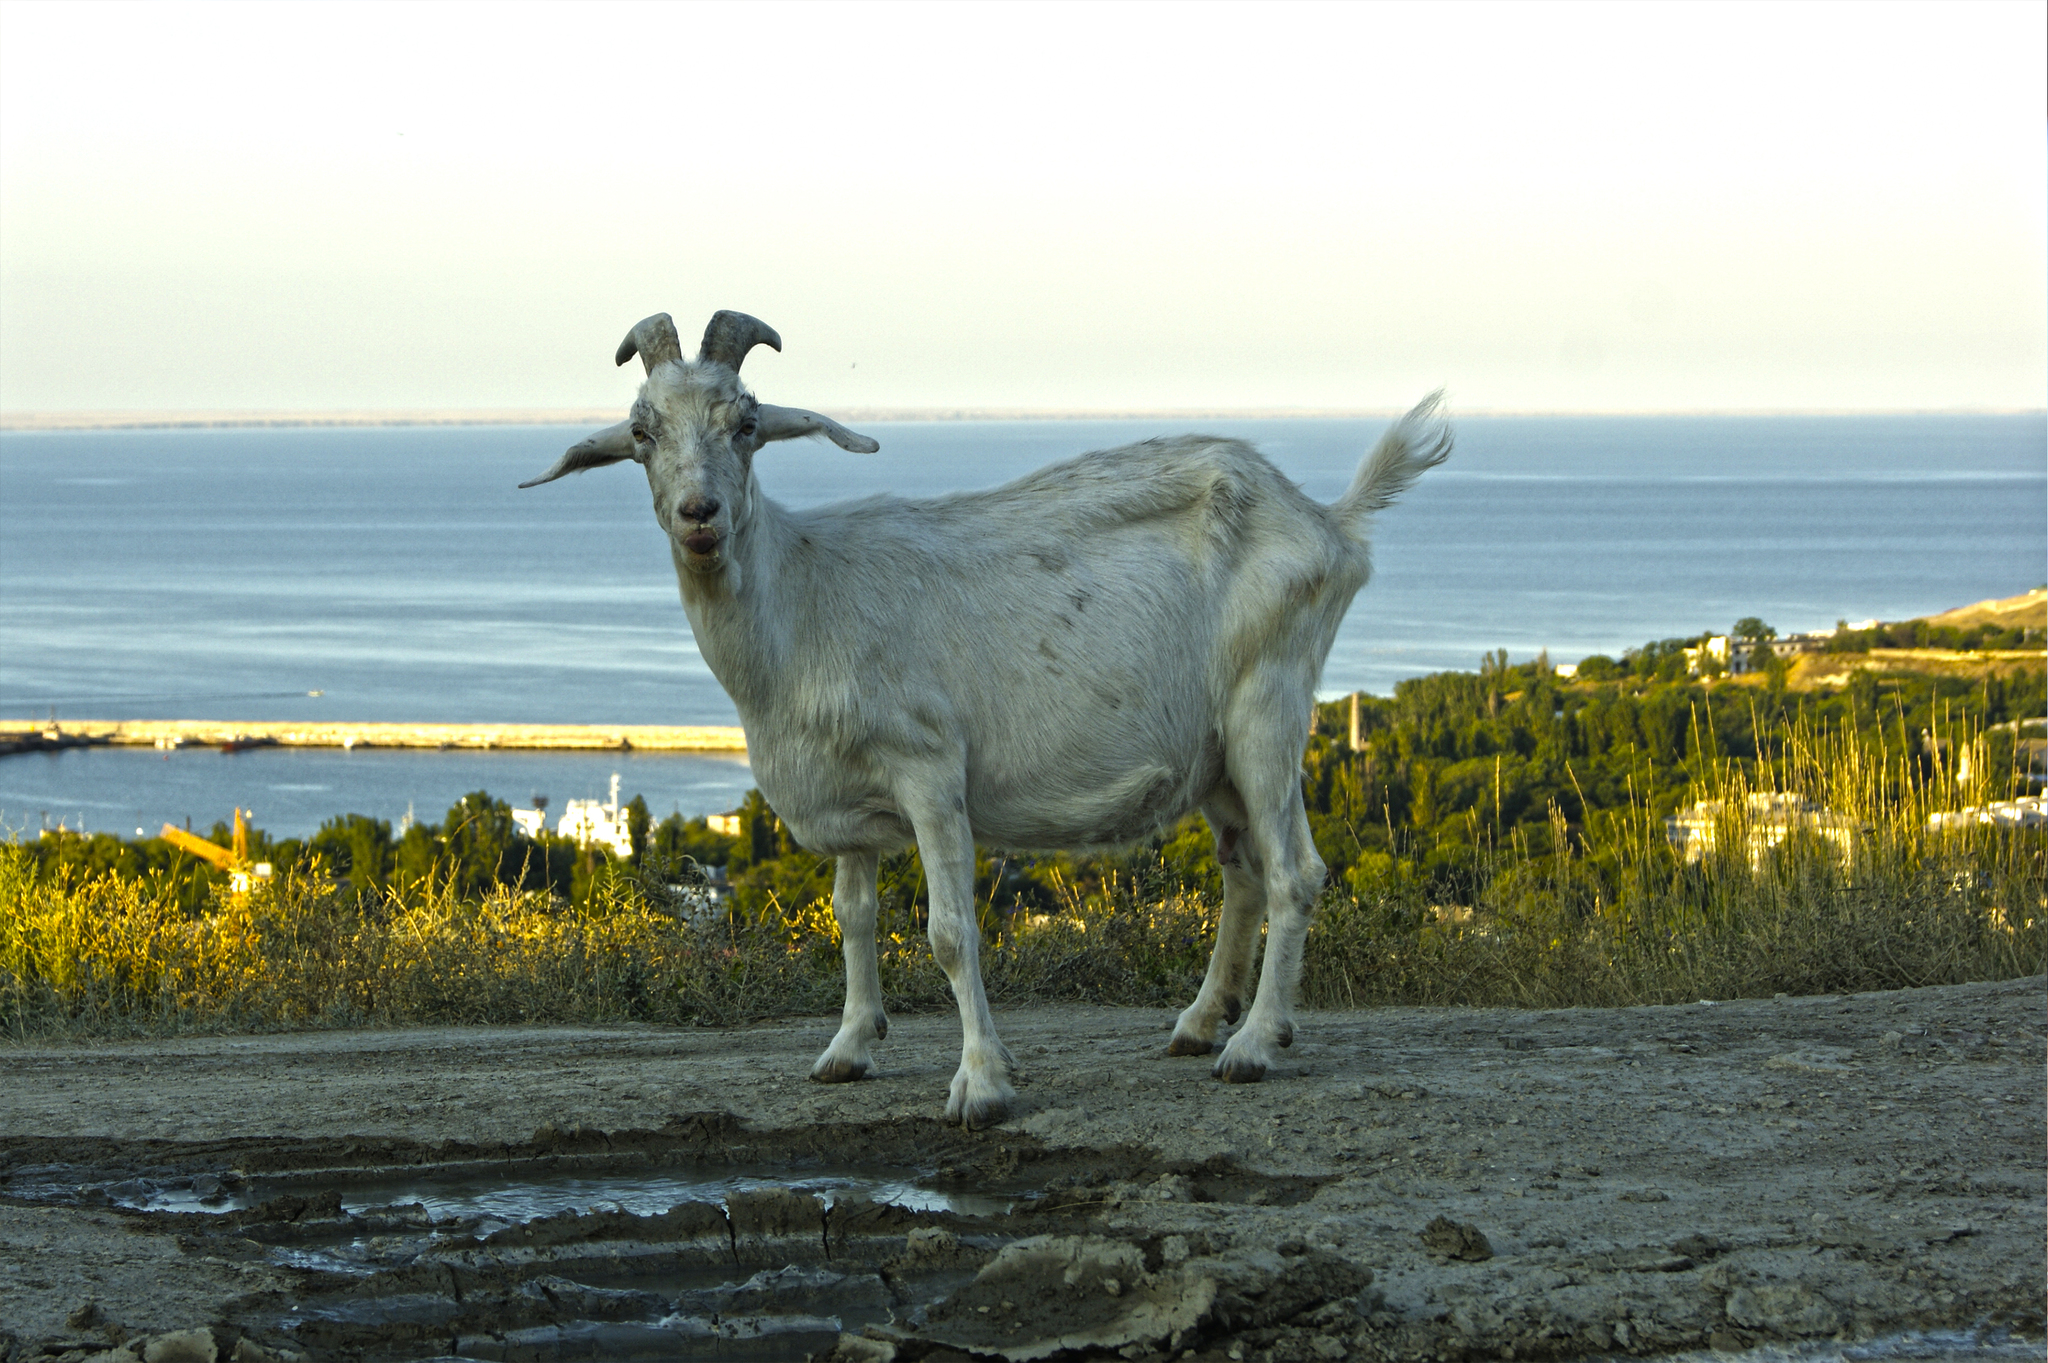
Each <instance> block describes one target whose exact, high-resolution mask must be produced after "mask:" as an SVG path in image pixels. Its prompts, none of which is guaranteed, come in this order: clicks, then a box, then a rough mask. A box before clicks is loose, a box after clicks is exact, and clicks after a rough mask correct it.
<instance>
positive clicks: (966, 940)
mask: <svg viewBox="0 0 2048 1363" xmlns="http://www.w3.org/2000/svg"><path fill="white" fill-rule="evenodd" d="M945 804H946V805H947V806H948V807H947V808H945V809H943V810H935V811H929V812H917V811H913V812H912V814H911V826H912V827H913V828H915V829H916V830H917V852H918V856H919V857H920V858H921V859H922V860H923V862H924V883H925V889H926V892H927V893H928V894H929V895H930V897H931V939H932V956H933V957H934V958H935V959H937V961H938V963H939V969H941V970H943V971H945V972H946V979H947V980H948V981H950V982H951V983H952V986H953V998H954V1000H955V1001H956V1002H957V1003H958V1004H959V1005H960V1030H961V1032H962V1036H963V1044H962V1046H961V1048H960V1069H959V1071H958V1072H957V1073H956V1074H954V1076H953V1087H952V1089H951V1091H950V1092H949V1093H948V1095H947V1097H946V1120H947V1121H949V1122H959V1123H960V1124H961V1125H963V1126H965V1127H967V1128H968V1129H969V1130H974V1129H976V1128H979V1127H984V1126H992V1125H994V1124H995V1123H997V1122H1000V1121H1002V1120H1003V1118H1005V1117H1007V1116H1009V1115H1010V1110H1011V1108H1012V1107H1013V1106H1015V1104H1016V1101H1017V1094H1016V1091H1015V1090H1014V1089H1012V1088H1011V1087H1010V1068H1011V1066H1012V1065H1013V1064H1014V1063H1015V1062H1014V1061H1013V1060H1012V1059H1011V1058H1010V1052H1009V1049H1008V1048H1007V1047H1006V1046H1004V1045H1003V1043H1002V1040H1001V1038H999V1037H997V1036H996V1024H995V1019H994V1018H993V1017H991V1016H990V1015H989V1011H988V995H987V994H986V993H985V992H983V990H982V987H981V927H980V925H979V924H978V923H977V922H976V921H975V914H974V833H973V830H972V829H971V828H970V827H969V826H968V822H967V816H966V814H964V813H962V812H961V811H960V810H959V809H958V808H956V807H953V806H957V804H958V801H957V800H952V799H948V800H947V801H945Z"/></svg>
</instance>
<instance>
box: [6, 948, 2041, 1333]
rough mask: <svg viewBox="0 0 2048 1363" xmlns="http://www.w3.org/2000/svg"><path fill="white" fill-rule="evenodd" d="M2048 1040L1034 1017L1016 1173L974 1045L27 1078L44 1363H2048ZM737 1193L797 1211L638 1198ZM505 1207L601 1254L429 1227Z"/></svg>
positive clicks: (341, 1051)
mask: <svg viewBox="0 0 2048 1363" xmlns="http://www.w3.org/2000/svg"><path fill="white" fill-rule="evenodd" d="M2044 1006H2048V997H2044V983H2043V981H2042V980H2041V979H2038V978H2037V979H2030V980H2022V981H2017V982H2011V983H2005V984H1989V985H1966V986H1958V987H1950V988H1938V989H1924V990H1913V991H1904V992H1897V993H1885V994H1868V995H1857V996H1849V997H1821V998H1801V999H1780V1000H1777V1001H1749V1002H1736V1003H1715V1004H1704V1003H1703V1004H1695V1005H1689V1006H1680V1007H1665V1008H1639V1009H1624V1010H1561V1011H1550V1012H1510V1011H1487V1010H1471V1009H1383V1010H1377V1011H1361V1012H1328V1013H1307V1014H1304V1015H1302V1016H1301V1017H1300V1019H1299V1026H1298V1033H1297V1035H1298V1040H1297V1041H1296V1043H1295V1045H1294V1047H1293V1049H1292V1050H1291V1051H1289V1052H1288V1054H1287V1059H1288V1062H1289V1063H1288V1065H1287V1066H1285V1067H1283V1068H1282V1069H1281V1070H1280V1071H1279V1072H1276V1073H1275V1074H1273V1075H1272V1076H1270V1077H1269V1078H1268V1080H1267V1081H1266V1082H1265V1083H1263V1084H1260V1085H1256V1086H1246V1087H1231V1086H1226V1085H1222V1084H1218V1083H1215V1082H1213V1081H1211V1080H1210V1079H1209V1078H1208V1077H1207V1075H1208V1062H1207V1061H1205V1060H1199V1059H1171V1058H1168V1057H1167V1056H1166V1054H1165V1042H1166V1038H1167V1034H1168V1030H1169V1028H1170V1026H1171V1022H1172V1017H1171V1015H1170V1014H1168V1013H1165V1012H1159V1011H1152V1010H1140V1009H1111V1008H1034V1009H1030V1010H1025V1011H1018V1012H1010V1013H1007V1014H1002V1015H999V1017H998V1022H999V1024H1000V1025H1001V1027H1002V1030H1003V1034H1004V1036H1005V1038H1006V1040H1008V1041H1009V1043H1010V1045H1011V1047H1012V1049H1013V1050H1014V1051H1015V1052H1016V1054H1017V1058H1018V1060H1019V1062H1020V1065H1021V1066H1022V1071H1023V1072H1022V1074H1021V1076H1020V1080H1019V1085H1018V1087H1019V1091H1020V1093H1021V1095H1022V1097H1023V1100H1024V1111H1023V1112H1021V1113H1020V1114H1019V1115H1018V1116H1017V1117H1016V1118H1014V1119H1013V1120H1012V1121H1011V1122H1009V1123H1007V1124H1006V1125H1004V1126H1002V1127H999V1128H996V1129H994V1130H991V1131H984V1132H978V1133H964V1132H960V1131H957V1130H954V1129H951V1128H948V1127H945V1126H944V1125H942V1124H941V1123H940V1122H939V1121H938V1120H937V1118H938V1117H939V1114H940V1112H941V1109H942V1106H943V1103H944V1097H945V1090H946V1084H947V1081H948V1080H949V1078H950V1077H951V1074H952V1071H953V1068H954V1065H955V1063H956V1059H957V1048H958V1043H959V1029H958V1023H957V1021H956V1020H955V1019H954V1018H953V1017H951V1016H950V1015H947V1016H937V1015H934V1016H923V1017H908V1018H899V1019H897V1020H896V1021H895V1024H894V1028H893V1030H892V1031H891V1033H890V1036H889V1038H888V1040H887V1041H886V1042H885V1043H883V1045H882V1046H881V1047H879V1048H878V1055H879V1058H880V1060H881V1063H882V1065H883V1071H882V1073H881V1074H880V1076H879V1077H877V1078H874V1079H872V1080H869V1081H867V1082H863V1083H859V1084H852V1085H841V1086H836V1087H822V1086H818V1085H813V1084H810V1083H808V1082H806V1081H805V1078H804V1076H805V1074H806V1072H807V1071H808V1068H809V1065H810V1062H811V1059H812V1058H813V1056H815V1054H816V1053H817V1052H818V1051H819V1050H820V1049H822V1048H823V1046H824V1044H825V1042H826V1041H827V1040H828V1039H829V1037H830V1034H831V1030H832V1026H833V1023H834V1021H836V1019H815V1020H800V1021H792V1022H786V1023H780V1024H774V1025H762V1026H756V1027H750V1028H745V1029H739V1030H733V1031H672V1030H665V1029H656V1028H651V1027H619V1028H587V1027H509V1028H508V1027H493V1028H433V1029H421V1030H411V1031H388V1032H345V1033H332V1032H330V1033H308V1034H294V1035H283V1036H260V1037H246V1036H245V1037H208V1038H192V1039H181V1040H171V1041H148V1042H142V1041H138V1042H123V1043H111V1044H108V1043H94V1044H75V1045H38V1046H31V1047H11V1048H7V1049H4V1050H0V1324H4V1329H0V1357H5V1358H7V1359H8V1360H18V1359H27V1358H39V1357H44V1356H46V1355H57V1356H63V1355H66V1354H68V1355H69V1356H70V1357H72V1358H74V1359H80V1358H84V1357H87V1356H89V1355H91V1354H93V1353H95V1352H96V1351H97V1352H99V1353H100V1356H102V1357H106V1358H109V1359H113V1358H121V1359H131V1358H148V1359H151V1360H153V1361H154V1363H164V1360H175V1359H180V1358H211V1357H215V1356H216V1355H217V1356H218V1357H220V1358H223V1359H225V1358H229V1357H237V1358H244V1359H251V1358H265V1357H285V1356H289V1355H290V1354H292V1353H297V1354H299V1355H302V1356H310V1357H337V1358H366V1359H385V1358H388V1359H420V1358H430V1357H450V1356H460V1357H470V1358H558V1357H563V1358H565V1357H630V1356H636V1355H637V1356H649V1357H653V1356H661V1357H671V1358H675V1357H682V1358H704V1359H712V1358H717V1359H739V1358H747V1359H756V1358H758V1359H772V1358H789V1359H796V1358H801V1357H803V1356H804V1355H805V1354H806V1353H807V1352H809V1353H814V1354H817V1355H820V1356H823V1355H825V1354H828V1353H834V1354H836V1356H837V1357H838V1358H840V1359H844V1360H849V1361H850V1360H853V1359H862V1360H878V1361H879V1360H886V1359H891V1358H901V1359H905V1360H910V1359H918V1358H935V1359H941V1360H947V1359H954V1360H957V1359H958V1358H959V1357H960V1355H961V1354H962V1353H965V1354H970V1355H979V1356H998V1357H1006V1358H1010V1359H1015V1360H1020V1361H1021V1360H1025V1359H1031V1358H1039V1357H1047V1356H1050V1355H1052V1354H1054V1353H1056V1352H1059V1351H1061V1350H1073V1351H1077V1352H1078V1353H1081V1354H1089V1353H1094V1354H1100V1355H1103V1356H1112V1355H1115V1354H1121V1356H1122V1357H1124V1358H1128V1359H1145V1358H1160V1359H1164V1358H1168V1357H1175V1358H1185V1357H1189V1356H1190V1355H1192V1356H1193V1357H1195V1358H1197V1359H1213V1360H1217V1361H1218V1363H1222V1361H1223V1360H1239V1359H1252V1360H1255V1361H1256V1360H1259V1359H1274V1360H1291V1359H1328V1360H1335V1359H1340V1358H1345V1357H1352V1358H1360V1359H1367V1358H1386V1359H1454V1358H1481V1357H1484V1358H1524V1359H1525V1358H1577V1357H1586V1356H1591V1355H1599V1354H1622V1353H1626V1354H1636V1355H1661V1354H1672V1353H1678V1352H1684V1351H1689V1350H1701V1349H1709V1348H1711V1349H1722V1350H1739V1349H1745V1348H1753V1347H1756V1346H1760V1345H1767V1344H1774V1343H1786V1342H1794V1341H1802V1340H1804V1341H1818V1340H1834V1341H1838V1344H1837V1345H1836V1346H1833V1347H1835V1349H1836V1356H1841V1352H1842V1350H1843V1349H1848V1348H1849V1342H1852V1341H1857V1340H1869V1339H1872V1338H1887V1337H1891V1338H1895V1337H1897V1336H1899V1335H1901V1334H1902V1333H1903V1334H1907V1335H1908V1339H1907V1342H1906V1343H1905V1344H1903V1345H1900V1344H1896V1343H1895V1344H1894V1345H1892V1346H1890V1347H1891V1349H1892V1352H1893V1353H1894V1354H1895V1355H1896V1354H1897V1353H1898V1352H1899V1351H1900V1350H1902V1349H1903V1351H1904V1352H1905V1353H1907V1354H1915V1352H1916V1350H1917V1356H1936V1355H1938V1356H1950V1355H1961V1356H1976V1357H1994V1356H1996V1357H2004V1356H2007V1355H2008V1354H2013V1351H2014V1350H2023V1352H2021V1353H2018V1354H2013V1356H2031V1357H2034V1358H2039V1357H2040V1356H2041V1352H2040V1345H2039V1341H2040V1339H2041V1336H2042V1316H2043V1279H2044V1272H2048V1265H2044V1250H2043V1245H2044V1237H2048V1225H2044V1136H2043V1131H2044V1120H2048V1113H2044V1107H2043V1077H2044V1049H2043V1036H2044V1032H2048V1018H2044ZM835 1170H837V1171H842V1172H843V1171H853V1172H854V1173H856V1174H858V1173H861V1172H862V1171H865V1173H866V1175H867V1176H869V1177H870V1179H871V1181H872V1180H873V1179H883V1180H886V1179H887V1178H890V1177H894V1178H897V1179H902V1180H914V1181H921V1182H922V1184H923V1185H924V1186H925V1187H927V1188H936V1189H941V1190H946V1189H951V1190H954V1191H955V1192H961V1191H969V1192H976V1191H978V1192H983V1193H994V1194H999V1195H1000V1197H1001V1198H1002V1199H1004V1200H1002V1201H997V1202H993V1203H984V1202H977V1201H975V1200H974V1199H973V1198H960V1197H956V1198H955V1199H954V1201H953V1204H952V1207H951V1209H950V1210H948V1209H946V1208H945V1207H943V1206H939V1205H938V1204H936V1203H932V1204H928V1205H924V1206H923V1209H921V1210H920V1209H916V1208H915V1207H905V1206H903V1205H890V1203H889V1200H888V1198H887V1197H886V1196H884V1195H881V1194H878V1195H877V1196H878V1198H879V1199H880V1200H876V1201H870V1200H868V1198H867V1197H865V1196H864V1195H862V1194H861V1193H860V1192H859V1191H858V1190H857V1189H855V1188H852V1187H842V1188H840V1190H839V1192H838V1193H837V1194H836V1196H834V1197H832V1198H830V1199H829V1205H828V1201H827V1200H820V1198H819V1197H817V1196H814V1195H813V1190H811V1189H807V1188H806V1187H804V1186H803V1185H804V1182H805V1180H806V1179H809V1180H812V1183H813V1184H814V1185H815V1184H816V1183H817V1180H818V1179H820V1178H824V1179H825V1181H826V1182H828V1183H829V1182H830V1177H829V1176H831V1175H832V1174H833V1171H835ZM736 1176H743V1177H747V1178H753V1179H757V1180H765V1181H766V1182H767V1183H768V1184H773V1183H775V1182H777V1181H778V1180H779V1181H780V1182H782V1183H784V1184H797V1185H799V1186H798V1190H797V1191H796V1192H794V1193H792V1192H789V1191H785V1190H783V1189H781V1188H776V1187H762V1186H754V1185H749V1187H748V1188H746V1189H742V1190H738V1191H734V1189H735V1188H737V1187H738V1185H729V1186H728V1187H727V1195H726V1196H725V1201H724V1205H723V1206H722V1207H721V1206H720V1205H719V1203H718V1202H716V1201H711V1202H697V1203H691V1204H688V1205H685V1206H682V1207H679V1208H677V1209H676V1210H674V1211H670V1212H667V1213H666V1214H654V1209H650V1208H649V1207H647V1206H633V1205H628V1204H629V1203H630V1200H631V1199H630V1198H627V1197H626V1196H625V1194H624V1193H623V1192H619V1193H618V1200H617V1201H609V1200H606V1199H607V1198H608V1196H609V1195H610V1194H611V1193H614V1192H618V1190H620V1189H630V1188H633V1187H643V1185H644V1186H645V1187H654V1188H655V1189H656V1191H659V1189H660V1188H665V1187H667V1186H669V1185H668V1184H666V1183H660V1182H659V1179H662V1178H671V1179H682V1180H685V1181H686V1180H687V1179H688V1178H700V1179H701V1178H713V1177H724V1178H728V1179H730V1178H733V1177H736ZM649 1179H655V1180H656V1183H655V1184H649V1183H648V1180H649ZM408 1180H410V1182H407V1181H408ZM436 1180H440V1182H439V1183H437V1182H436ZM493 1180H495V1181H496V1184H501V1185H505V1186H508V1187H509V1186H513V1185H518V1186H521V1187H526V1188H528V1189H529V1190H531V1189H532V1188H542V1189H544V1190H545V1189H547V1188H550V1187H552V1188H554V1189H555V1190H556V1192H557V1193H559V1194H562V1195H565V1196H570V1195H573V1196H574V1197H580V1198H581V1199H582V1200H581V1201H580V1202H579V1203H576V1204H575V1205H578V1206H579V1207H580V1208H581V1211H582V1214H581V1215H578V1214H576V1213H574V1212H567V1213H560V1214H556V1215H551V1216H548V1215H540V1213H544V1212H546V1211H548V1210H549V1209H550V1207H552V1206H558V1205H559V1204H558V1203H557V1204H546V1205H543V1204H542V1203H538V1202H537V1203H534V1204H533V1212H532V1214H522V1213H521V1212H520V1211H519V1210H517V1208H514V1209H512V1210H507V1209H506V1206H505V1205H498V1204H491V1205H487V1204H486V1202H481V1201H476V1200H475V1197H472V1200H471V1201H470V1202H461V1200H460V1198H459V1197H457V1198H456V1199H455V1201H453V1202H447V1203H437V1202H435V1201H434V1200H433V1197H432V1196H428V1195H424V1194H419V1192H418V1190H419V1189H421V1188H425V1189H427V1190H428V1192H429V1193H432V1190H433V1189H434V1188H436V1187H444V1186H445V1188H457V1189H458V1191H459V1189H468V1190H469V1193H465V1194H463V1195H464V1196H470V1195H471V1194H474V1193H475V1190H477V1189H478V1188H486V1189H488V1187H490V1186H495V1185H493ZM636 1180H638V1182H637V1183H636ZM862 1186H867V1185H862ZM877 1186H878V1185H877ZM393 1189H398V1191H397V1192H393V1191H391V1190H393ZM564 1189H567V1190H569V1192H568V1193H564V1192H563V1190H564ZM379 1190H382V1191H379ZM647 1195H652V1194H647ZM451 1196H453V1194H451ZM894 1200H895V1201H896V1202H897V1203H902V1202H903V1201H904V1199H902V1198H901V1197H896V1198H895V1199H894ZM643 1201H644V1198H643ZM912 1202H915V1199H912ZM458 1204H459V1205H458ZM663 1205H666V1203H664V1204H663ZM1005 1207H1007V1208H1009V1210H1007V1211H1005V1210H1004V1209H1005ZM494 1208H495V1209H494ZM536 1217H538V1219H536ZM842 1329H844V1330H845V1331H847V1333H846V1335H845V1336H843V1337H842V1336H841V1334H840V1331H841V1330H842ZM176 1331H196V1332H197V1333H187V1334H183V1335H176V1334H170V1333H167V1332H176ZM1943 1331H1947V1332H1961V1333H1959V1334H1953V1333H1952V1334H1945V1335H1944V1334H1938V1333H1937V1334H1935V1335H1933V1336H1931V1337H1927V1338H1921V1339H1919V1341H1918V1342H1917V1343H1915V1342H1914V1340H1913V1337H1912V1336H1911V1334H1910V1332H1943ZM835 1341H836V1342H835ZM237 1350H239V1352H237ZM104 1351H111V1352H104ZM1849 1351H1850V1353H1851V1354H1853V1353H1854V1350H1853V1349H1850V1350H1849Z"/></svg>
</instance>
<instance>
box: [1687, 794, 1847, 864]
mask: <svg viewBox="0 0 2048 1363" xmlns="http://www.w3.org/2000/svg"><path fill="white" fill-rule="evenodd" d="M1862 831H1863V826H1862V825H1861V824H1859V823H1857V822H1856V820H1854V819H1852V818H1850V817H1849V816H1848V815H1846V814H1837V813H1835V812H1834V811H1833V810H1831V809H1823V808H1822V807H1821V806H1820V805H1818V804H1815V803H1814V802H1813V801H1812V800H1808V799H1805V798H1804V797H1802V796H1798V795H1789V794H1782V793H1778V792H1772V791H1765V792H1759V793H1757V794H1755V795H1752V796H1750V797H1749V799H1748V800H1747V801H1746V802H1745V803H1744V804H1743V805H1741V806H1739V807H1737V808H1735V809H1726V808H1724V807H1723V806H1722V802H1721V801H1719V800H1702V801H1700V802H1699V803H1698V804H1696V805H1694V806H1693V807H1692V808H1691V809H1682V810H1680V811H1679V812H1678V813H1676V814H1674V815H1672V816H1671V817H1670V818H1668V819H1666V820H1665V821H1664V834H1665V836H1666V837H1668V838H1670V839H1671V845H1672V846H1673V847H1675V848H1677V849H1678V851H1679V854H1680V855H1681V856H1683V857H1684V858H1685V860H1686V861H1687V862H1688V863H1691V862H1696V861H1698V860H1700V859H1701V858H1702V857H1705V856H1707V855H1708V854H1709V853H1711V852H1712V851H1713V850H1714V848H1715V847H1716V845H1718V843H1719V842H1720V840H1721V838H1723V837H1727V838H1729V839H1731V840H1732V841H1735V842H1737V843H1738V844H1746V846H1745V850H1746V851H1747V852H1748V854H1749V864H1750V865H1751V866H1761V865H1762V864H1763V859H1764V854H1765V853H1767V852H1769V851H1770V850H1771V849H1772V848H1773V847H1776V846H1777V845H1778V844H1779V843H1781V842H1783V841H1785V839H1786V838H1788V837H1790V836H1791V835H1792V834H1793V833H1795V832H1806V833H1812V834H1815V835H1816V836H1818V837H1820V838H1822V839H1824V840H1825V841H1826V842H1827V843H1828V844H1829V845H1830V846H1832V847H1833V848H1834V849H1835V854H1836V855H1837V856H1839V857H1843V858H1846V857H1847V856H1848V855H1849V849H1850V848H1851V846H1853V845H1854V842H1855V839H1856V835H1857V834H1858V833H1860V832H1862Z"/></svg>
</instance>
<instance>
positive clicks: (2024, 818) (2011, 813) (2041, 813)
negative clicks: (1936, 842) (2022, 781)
mask: <svg viewBox="0 0 2048 1363" xmlns="http://www.w3.org/2000/svg"><path fill="white" fill-rule="evenodd" d="M1980 823H1981V824H1991V825H1993V826H1994V827H1998V828H2043V827H2048V798H2043V797H2042V796H2039V795H2029V796H2025V797H2022V798H2021V799H2017V800H1997V801H1994V802H1993V803H1991V804H1988V805H1971V806H1970V807H1969V808H1967V809H1957V810H1951V811H1949V812H1947V813H1942V814H1929V815H1928V816H1927V826H1928V827H1929V828H1966V827H1968V826H1969V825H1971V824H1980Z"/></svg>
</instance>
